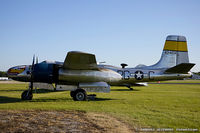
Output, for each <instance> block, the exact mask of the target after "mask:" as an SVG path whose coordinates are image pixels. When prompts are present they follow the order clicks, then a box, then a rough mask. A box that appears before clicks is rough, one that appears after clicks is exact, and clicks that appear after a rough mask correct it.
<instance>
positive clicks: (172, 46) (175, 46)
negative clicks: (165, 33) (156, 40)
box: [164, 41, 188, 52]
mask: <svg viewBox="0 0 200 133" xmlns="http://www.w3.org/2000/svg"><path fill="white" fill-rule="evenodd" d="M164 50H172V51H185V52H187V51H188V49H187V42H177V41H166V42H165V47H164Z"/></svg>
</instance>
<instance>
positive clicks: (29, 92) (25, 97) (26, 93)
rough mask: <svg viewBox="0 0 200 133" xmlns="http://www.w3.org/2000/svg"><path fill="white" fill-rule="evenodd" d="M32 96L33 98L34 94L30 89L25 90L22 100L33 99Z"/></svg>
mask: <svg viewBox="0 0 200 133" xmlns="http://www.w3.org/2000/svg"><path fill="white" fill-rule="evenodd" d="M32 98H33V94H32V92H31V91H28V90H26V91H24V92H23V93H22V95H21V99H22V100H32Z"/></svg>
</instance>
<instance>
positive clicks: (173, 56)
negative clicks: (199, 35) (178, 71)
mask: <svg viewBox="0 0 200 133" xmlns="http://www.w3.org/2000/svg"><path fill="white" fill-rule="evenodd" d="M182 63H189V57H188V49H187V41H186V38H185V37H184V36H178V35H169V36H167V38H166V41H165V46H164V49H163V52H162V56H161V58H160V60H159V61H158V63H156V64H155V65H152V66H150V67H152V68H171V67H174V66H176V65H178V64H182Z"/></svg>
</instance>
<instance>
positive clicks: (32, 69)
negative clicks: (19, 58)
mask: <svg viewBox="0 0 200 133" xmlns="http://www.w3.org/2000/svg"><path fill="white" fill-rule="evenodd" d="M34 67H35V55H33V62H32V65H31V82H30V83H31V85H30V89H31V91H32V90H33V81H34V79H33V71H34Z"/></svg>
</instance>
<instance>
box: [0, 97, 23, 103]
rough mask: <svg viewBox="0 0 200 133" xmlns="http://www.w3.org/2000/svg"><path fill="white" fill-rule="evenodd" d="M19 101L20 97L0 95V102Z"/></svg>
mask: <svg viewBox="0 0 200 133" xmlns="http://www.w3.org/2000/svg"><path fill="white" fill-rule="evenodd" d="M21 101H22V100H21V99H20V98H13V97H6V96H0V104H1V103H16V102H21Z"/></svg>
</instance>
